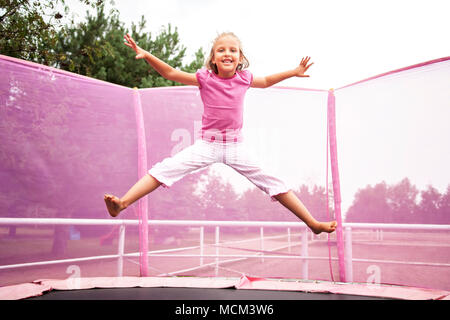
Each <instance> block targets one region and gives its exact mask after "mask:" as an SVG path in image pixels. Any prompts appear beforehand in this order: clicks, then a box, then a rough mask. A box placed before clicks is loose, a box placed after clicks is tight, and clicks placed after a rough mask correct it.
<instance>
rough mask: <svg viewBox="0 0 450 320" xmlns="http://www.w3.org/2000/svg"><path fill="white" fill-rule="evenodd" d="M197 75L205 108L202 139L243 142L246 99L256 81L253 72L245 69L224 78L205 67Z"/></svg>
mask: <svg viewBox="0 0 450 320" xmlns="http://www.w3.org/2000/svg"><path fill="white" fill-rule="evenodd" d="M196 76H197V80H198V83H199V84H200V87H199V88H200V96H201V98H202V101H203V106H204V110H203V116H202V131H201V136H202V139H204V140H207V141H223V142H240V141H242V135H241V129H242V124H243V111H244V97H245V93H246V92H247V89H248V88H249V87H250V85H251V83H252V80H253V75H252V74H251V72H250V71H248V70H243V71H240V72H236V74H235V75H234V76H233V77H231V78H226V79H225V78H220V77H219V76H218V75H216V74H215V73H214V72H213V71H209V70H208V69H206V68H202V69H200V70H198V71H197V73H196Z"/></svg>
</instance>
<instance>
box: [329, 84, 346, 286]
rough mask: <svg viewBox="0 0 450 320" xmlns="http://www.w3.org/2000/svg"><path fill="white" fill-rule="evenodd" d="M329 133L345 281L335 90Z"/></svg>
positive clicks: (332, 99) (331, 105) (338, 236)
mask: <svg viewBox="0 0 450 320" xmlns="http://www.w3.org/2000/svg"><path fill="white" fill-rule="evenodd" d="M328 134H329V142H330V159H331V175H332V179H333V194H334V212H335V218H336V222H337V229H336V237H337V250H338V259H339V278H340V281H342V282H345V260H344V236H343V232H342V218H341V190H340V182H339V169H338V161H337V142H336V100H335V96H334V91H333V90H330V91H329V92H328Z"/></svg>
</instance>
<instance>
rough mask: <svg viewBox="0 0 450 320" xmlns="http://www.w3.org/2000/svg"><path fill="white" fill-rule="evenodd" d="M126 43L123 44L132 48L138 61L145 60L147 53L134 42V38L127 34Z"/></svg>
mask: <svg viewBox="0 0 450 320" xmlns="http://www.w3.org/2000/svg"><path fill="white" fill-rule="evenodd" d="M124 38H125V41H126V42H124V43H123V44H124V45H126V46H128V47H130V48H131V49H133V50H134V51H135V52H136V59H143V58H145V53H146V51H145V50H144V49H142V48H140V47H139V46H138V45H137V44H136V42H134V40H133V38H132V37H131V36H130V35H129V34H128V33H127V34H126V35H125V36H124Z"/></svg>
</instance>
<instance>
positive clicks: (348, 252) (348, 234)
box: [345, 227, 353, 282]
mask: <svg viewBox="0 0 450 320" xmlns="http://www.w3.org/2000/svg"><path fill="white" fill-rule="evenodd" d="M352 259H353V248H352V228H350V227H346V228H345V279H346V281H347V282H353V261H352Z"/></svg>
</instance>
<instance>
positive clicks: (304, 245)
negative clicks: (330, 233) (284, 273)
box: [302, 228, 309, 280]
mask: <svg viewBox="0 0 450 320" xmlns="http://www.w3.org/2000/svg"><path fill="white" fill-rule="evenodd" d="M302 257H303V260H302V278H303V279H304V280H308V268H309V261H308V259H307V258H308V230H307V229H306V228H305V229H303V230H302Z"/></svg>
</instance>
